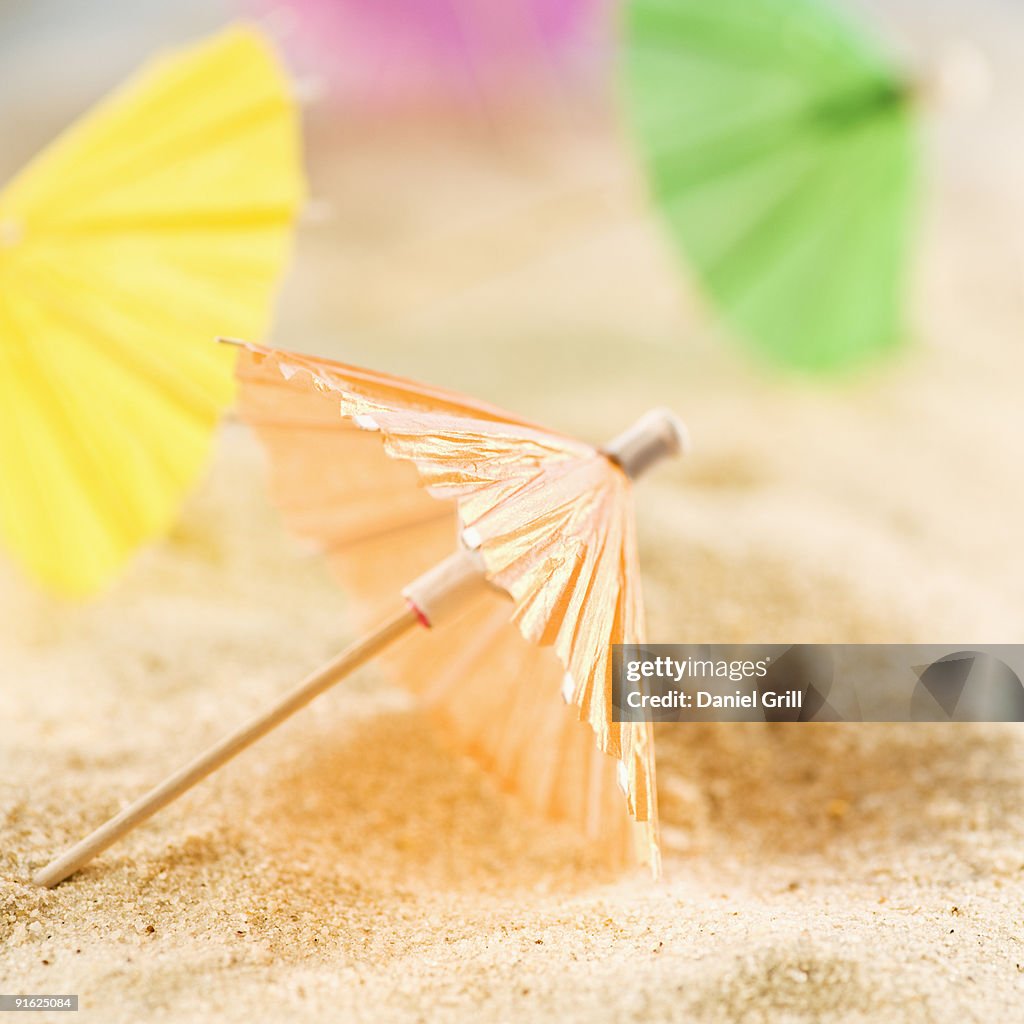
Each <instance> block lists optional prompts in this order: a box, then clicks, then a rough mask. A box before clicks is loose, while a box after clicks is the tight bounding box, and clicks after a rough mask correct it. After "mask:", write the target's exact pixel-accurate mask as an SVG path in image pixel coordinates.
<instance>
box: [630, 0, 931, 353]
mask: <svg viewBox="0 0 1024 1024" xmlns="http://www.w3.org/2000/svg"><path fill="white" fill-rule="evenodd" d="M625 21H626V42H625V47H626V59H625V62H624V63H625V67H626V72H627V74H626V83H627V91H626V95H627V99H628V109H629V112H630V114H631V115H632V116H631V120H632V122H633V125H634V126H635V131H636V135H637V138H638V139H639V142H640V146H641V151H642V155H643V159H644V162H645V164H646V167H647V169H648V171H649V174H650V178H651V183H652V190H653V193H654V196H655V199H656V201H657V203H658V206H659V209H660V211H661V213H662V214H663V216H664V218H665V222H666V224H667V225H668V228H669V231H670V233H671V236H672V238H673V240H674V241H675V242H676V243H677V244H678V246H679V248H680V249H681V250H682V251H683V252H684V253H685V255H686V258H687V261H688V263H689V266H690V267H691V268H692V269H693V270H694V272H695V274H696V277H697V279H698V281H699V283H700V284H701V285H702V286H703V289H704V290H705V292H706V293H707V294H708V296H709V297H710V298H711V299H712V300H713V302H714V306H715V310H716V312H717V313H718V314H719V316H720V317H721V320H722V321H723V322H724V323H725V324H726V326H727V327H728V328H729V329H730V330H731V331H732V332H733V333H734V334H735V335H736V336H737V337H738V338H739V339H740V340H742V341H743V342H745V343H746V344H747V345H748V346H749V348H750V349H751V350H752V351H753V352H755V353H756V354H757V355H758V356H760V357H761V358H762V359H764V360H766V361H769V362H772V363H775V364H777V365H782V366H785V367H791V368H796V369H799V370H812V371H835V370H842V369H845V368H848V367H851V366H855V365H857V364H859V363H862V362H864V361H865V360H868V359H871V358H872V357H876V356H878V355H881V354H883V353H886V352H889V351H891V350H892V349H893V348H895V347H896V346H897V345H899V344H900V343H901V342H902V341H903V340H904V338H905V335H906V323H905V305H906V291H907V278H908V264H909V254H910V243H911V235H912V230H911V229H912V224H913V216H912V213H913V209H914V206H915V202H914V200H915V196H916V192H917V186H918V175H917V144H916V138H915V132H914V130H913V120H914V118H913V114H914V110H913V107H914V103H913V100H914V89H913V88H912V86H911V85H910V83H909V82H908V81H906V80H905V78H904V77H902V76H901V75H900V73H899V71H898V70H897V69H896V67H895V66H894V64H893V63H892V61H891V60H890V59H889V57H888V55H887V54H886V53H885V52H884V50H883V48H882V47H881V46H880V45H879V44H878V43H877V42H876V41H875V40H874V39H873V38H872V37H871V36H870V34H869V33H867V32H865V31H863V30H862V29H861V27H860V26H859V25H858V24H855V23H854V22H853V21H852V20H851V19H849V18H848V17H846V15H845V14H844V12H843V11H842V10H841V9H839V7H838V6H837V5H836V4H835V3H833V2H832V0H629V2H628V3H627V4H626V7H625Z"/></svg>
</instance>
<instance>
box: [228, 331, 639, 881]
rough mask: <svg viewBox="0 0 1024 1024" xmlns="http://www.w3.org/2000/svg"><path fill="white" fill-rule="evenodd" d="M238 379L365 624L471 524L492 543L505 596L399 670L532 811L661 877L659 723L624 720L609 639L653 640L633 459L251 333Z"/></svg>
mask: <svg viewBox="0 0 1024 1024" xmlns="http://www.w3.org/2000/svg"><path fill="white" fill-rule="evenodd" d="M237 375H238V379H239V382H240V397H239V401H240V411H241V413H242V416H243V418H244V419H245V420H246V421H247V422H248V423H249V424H251V426H252V427H253V428H254V429H255V430H256V432H257V434H258V435H259V437H260V438H261V440H262V441H263V443H264V444H265V446H266V449H267V451H268V453H269V457H270V467H271V487H272V493H273V496H274V499H275V501H276V502H277V504H278V505H279V506H280V508H281V510H282V512H283V515H284V517H285V520H286V522H287V524H288V525H289V527H290V528H291V529H292V530H294V531H295V532H296V533H297V534H299V535H301V536H303V537H305V538H308V539H311V540H312V541H314V542H315V543H316V544H317V545H318V546H319V547H321V548H322V549H323V551H324V552H325V554H326V555H327V556H328V558H329V559H330V562H331V565H332V566H333V568H334V569H335V570H336V572H337V575H338V576H339V578H340V579H341V580H342V582H343V583H344V584H345V585H346V586H347V587H349V588H351V589H352V590H354V591H355V592H356V594H357V595H358V602H356V603H357V605H358V607H359V609H360V612H361V613H362V614H365V616H366V619H367V621H369V620H372V619H374V618H376V617H378V616H379V615H380V614H381V612H382V611H384V610H386V609H387V608H388V607H389V606H393V604H394V601H395V595H396V593H397V592H398V591H399V590H401V587H402V585H403V584H405V583H407V582H408V581H409V580H410V579H411V578H413V577H414V576H417V575H418V574H420V573H422V572H423V571H424V570H426V569H428V568H430V567H431V566H432V565H434V564H435V563H437V562H438V561H440V560H441V559H443V558H444V557H445V556H446V555H448V554H450V553H451V551H452V550H453V548H454V547H455V544H456V542H457V540H458V538H459V536H460V535H461V537H462V539H463V541H464V542H465V543H468V544H469V545H470V546H472V547H476V548H478V550H479V551H480V553H481V555H482V558H483V561H484V564H485V566H486V572H487V577H488V579H489V580H490V581H491V583H492V584H494V589H493V590H492V591H491V592H489V593H487V594H485V595H484V597H483V598H482V599H481V600H478V601H477V602H475V603H474V604H473V605H472V606H471V607H469V608H468V609H467V610H466V611H465V612H464V613H463V614H462V615H461V616H460V617H458V618H456V619H454V620H453V621H451V622H447V623H442V624H440V625H439V626H438V627H437V628H436V629H432V630H429V631H427V630H419V631H417V632H416V633H413V634H411V635H409V636H407V637H406V638H404V639H403V640H402V641H400V642H399V643H398V644H397V645H396V647H395V649H394V650H393V652H392V653H391V654H390V655H389V657H390V659H391V661H392V664H393V665H394V667H395V669H396V671H397V675H398V678H399V680H400V681H401V682H402V683H403V684H404V685H406V686H407V687H408V688H409V689H411V690H412V691H414V692H415V693H416V694H418V695H419V696H420V697H421V698H422V700H423V701H424V703H425V705H426V707H427V708H428V709H429V710H430V712H431V714H432V715H433V716H434V717H435V718H436V719H438V720H439V722H440V723H441V724H442V725H443V727H444V729H445V730H446V731H447V732H448V734H449V735H450V736H451V737H452V739H453V740H454V741H455V743H456V744H457V746H458V747H459V748H460V749H461V750H463V751H465V752H466V753H468V754H470V755H471V756H472V757H473V758H475V759H476V760H477V761H478V762H479V763H480V764H481V765H482V766H483V767H484V768H485V769H486V770H488V771H489V772H491V773H493V775H494V776H495V777H496V778H497V779H499V780H500V782H501V783H502V785H503V786H504V788H505V789H507V790H508V791H509V792H510V793H512V794H514V795H515V796H516V797H517V798H518V799H519V800H521V801H522V802H523V803H524V804H525V805H526V806H527V807H528V808H529V809H530V810H531V811H533V812H535V813H538V814H540V815H543V816H545V817H547V818H550V819H554V820H562V821H567V822H569V823H572V824H573V825H575V826H577V827H578V828H580V829H581V830H582V831H583V832H584V833H585V834H586V835H587V836H588V837H589V838H591V839H593V840H599V841H600V844H601V847H602V848H603V849H606V850H607V851H608V852H609V853H610V854H611V855H613V856H614V855H621V854H623V853H625V852H626V851H627V850H636V851H637V852H638V853H639V855H640V857H641V859H643V860H646V861H648V862H649V863H650V864H651V866H652V868H653V869H654V870H655V871H657V870H658V864H659V853H658V833H657V803H656V788H655V767H654V746H653V736H652V729H651V726H650V724H649V723H617V722H614V721H613V720H612V645H613V644H618V643H642V642H643V640H644V622H643V605H642V598H641V591H640V575H639V565H638V559H637V552H636V541H635V536H634V524H633V502H632V485H631V481H630V480H629V478H628V477H627V475H626V474H625V473H624V472H623V470H622V469H621V468H620V467H619V466H618V465H617V464H616V463H615V462H614V461H613V460H612V459H610V458H609V457H608V456H607V455H605V454H604V453H603V452H601V451H600V450H599V449H597V448H595V447H592V446H590V445H587V444H584V443H581V442H579V441H576V440H573V439H572V438H569V437H566V436H563V435H561V434H558V433H555V432H552V431H549V430H546V429H544V428H542V427H539V426H535V425H533V424H531V423H528V422H526V421H524V420H521V419H518V418H517V417H515V416H513V415H510V414H507V413H505V412H503V411H501V410H499V409H496V408H493V407H491V406H488V405H485V404H483V403H478V402H475V401H473V400H471V399H468V398H465V397H462V396H459V395H455V394H452V393H448V392H445V391H441V390H437V389H434V388H429V387H426V386H423V385H420V384H416V383H413V382H410V381H406V380H402V379H399V378H396V377H391V376H388V375H385V374H378V373H372V372H369V371H367V370H363V369H358V368H355V367H351V366H345V365H342V364H340V363H335V362H331V361H329V360H324V359H315V358H311V357H308V356H301V355H297V354H292V353H288V352H281V351H276V350H271V349H265V348H260V347H257V346H246V347H244V348H243V350H242V353H241V356H240V359H239V362H238V369H237ZM509 598H511V601H510V600H509ZM581 721H582V722H585V723H587V725H589V727H590V729H589V730H588V729H587V728H584V727H582V726H581V724H580V723H581ZM595 738H596V743H595V742H594V740H595ZM620 790H621V792H620ZM623 794H625V799H623ZM634 822H635V823H637V824H638V826H639V828H638V829H637V828H636V827H634V824H633V823H634Z"/></svg>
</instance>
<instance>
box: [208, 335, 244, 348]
mask: <svg viewBox="0 0 1024 1024" xmlns="http://www.w3.org/2000/svg"><path fill="white" fill-rule="evenodd" d="M215 340H216V342H217V344H218V345H234V346H235V348H248V346H249V343H248V342H247V341H242V339H241V338H225V337H223V336H221V337H218V338H217V339H215Z"/></svg>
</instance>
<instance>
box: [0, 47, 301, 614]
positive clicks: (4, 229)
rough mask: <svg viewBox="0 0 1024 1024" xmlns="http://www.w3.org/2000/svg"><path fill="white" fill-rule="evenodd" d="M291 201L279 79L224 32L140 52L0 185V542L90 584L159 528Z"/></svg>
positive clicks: (260, 51) (260, 303)
mask: <svg viewBox="0 0 1024 1024" xmlns="http://www.w3.org/2000/svg"><path fill="white" fill-rule="evenodd" d="M302 197H303V178H302V171H301V163H300V152H299V127H298V119H297V113H296V108H295V105H294V103H293V100H292V97H291V93H290V88H289V84H288V81H287V79H286V78H285V75H284V73H283V71H282V68H281V66H280V64H279V63H278V60H277V58H276V57H275V55H274V53H273V52H272V50H271V49H270V47H269V45H268V44H267V42H266V41H265V40H264V39H263V37H262V36H261V35H260V34H259V33H258V32H256V31H255V30H253V29H249V28H245V27H237V28H232V29H229V30H227V31H225V32H223V33H222V34H220V35H218V36H215V37H213V38H212V39H210V40H208V41H206V42H203V43H201V44H200V45H198V46H195V47H193V48H191V49H187V50H184V51H182V52H179V53H173V54H171V55H169V56H166V57H163V58H161V59H158V60H155V61H153V62H152V63H150V64H148V65H147V66H146V67H144V68H143V69H142V71H141V72H140V73H139V74H138V75H137V76H136V77H135V78H134V79H133V80H132V81H130V82H129V83H128V84H127V85H126V86H124V87H123V88H122V89H120V90H119V91H117V92H115V93H114V94H113V95H112V96H111V97H109V98H108V99H107V100H106V101H105V102H103V103H102V104H101V105H100V106H99V107H98V108H97V109H95V110H94V111H93V112H92V113H91V114H89V115H88V116H86V117H85V118H84V119H83V120H82V121H81V122H79V123H78V124H77V125H75V126H74V127H73V128H71V129H70V130H69V131H68V132H66V133H65V134H64V135H63V136H62V137H61V138H59V139H58V140H57V141H56V142H55V143H53V145H51V146H50V147H49V148H48V149H46V150H45V151H44V152H43V153H41V154H40V155H39V156H38V157H37V158H36V159H35V161H33V162H32V163H31V164H30V165H29V166H28V167H27V168H26V169H25V170H24V171H23V172H22V173H21V174H20V175H19V176H18V177H17V178H15V180H14V181H13V182H11V184H10V185H8V187H7V188H6V189H5V190H4V191H3V192H0V352H3V357H4V366H3V369H2V371H0V481H2V484H0V537H2V539H3V542H4V543H5V544H6V546H7V547H8V548H9V549H10V550H11V551H12V552H13V553H14V554H15V555H16V556H17V558H18V559H20V561H21V562H22V563H24V565H25V567H26V568H27V569H28V570H29V572H30V573H31V574H32V575H33V576H34V577H36V578H37V579H38V580H39V581H40V582H42V583H43V584H45V585H46V586H48V587H49V588H51V589H52V590H54V591H57V592H59V593H61V594H65V595H70V596H83V595H88V594H90V593H92V592H94V591H96V590H97V589H99V588H100V587H102V586H103V585H104V584H105V583H107V582H108V581H109V580H110V578H111V577H112V576H113V574H114V573H115V572H116V571H117V570H118V569H119V568H120V567H121V565H122V564H123V563H124V562H125V560H126V559H127V558H128V557H129V555H130V554H131V553H132V552H133V551H134V550H135V548H136V547H137V546H138V545H140V544H142V543H143V542H145V541H147V540H150V539H153V538H156V537H158V536H160V535H161V534H163V533H164V532H165V531H166V530H167V529H168V528H169V527H170V525H171V523H172V522H173V520H174V518H175V515H176V513H177V509H178V504H179V501H180V499H181V498H182V496H183V494H184V492H185V491H186V490H187V489H188V487H189V486H190V485H191V483H192V482H193V481H194V479H195V478H196V476H197V475H198V473H199V472H200V470H201V468H202V466H203V464H204V462H205V458H206V454H207V450H208V447H209V444H210V440H211V436H212V432H213V429H214V427H215V425H216V423H217V421H218V419H219V416H220V413H221V411H222V409H223V408H224V407H225V406H227V405H228V404H229V403H230V402H231V399H232V397H233V394H234V383H233V363H234V354H233V352H231V351H229V350H225V349H224V348H223V347H220V346H217V345H214V344H211V339H213V338H215V337H216V336H217V335H218V334H219V333H222V332H224V331H225V330H231V331H233V332H239V333H244V334H247V335H249V336H256V337H258V336H260V335H261V334H262V333H263V331H264V329H265V328H266V326H267V324H268V320H269V316H270V309H271V302H272V298H273V294H274V290H275V286H276V283H277V281H278V278H279V276H280V274H281V271H282V269H283V266H284V264H285V261H286V259H287V256H288V252H289V248H290V243H291V230H292V223H293V220H294V217H295V215H296V212H297V209H298V207H299V204H300V202H301V200H302Z"/></svg>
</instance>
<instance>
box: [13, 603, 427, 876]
mask: <svg viewBox="0 0 1024 1024" xmlns="http://www.w3.org/2000/svg"><path fill="white" fill-rule="evenodd" d="M419 621H420V619H419V616H418V614H417V612H416V610H415V609H414V608H413V607H412V606H411V605H410V606H408V607H406V608H405V609H403V610H402V611H401V612H398V613H397V614H395V615H393V616H392V617H391V618H390V619H388V620H387V621H386V622H385V623H383V625H381V626H380V627H379V628H378V629H377V630H375V631H374V632H373V633H371V634H370V635H369V636H368V637H366V638H365V639H363V640H360V641H359V642H358V643H355V644H352V646H351V647H348V648H347V649H346V650H344V651H342V652H341V654H339V655H338V656H337V657H336V658H334V660H333V661H330V662H328V663H327V664H326V665H324V666H323V668H320V669H318V670H317V671H316V672H314V673H313V674H312V675H311V676H309V677H308V678H306V679H305V680H303V681H302V682H301V683H300V684H299V685H298V686H297V687H295V689H294V690H292V691H291V692H290V693H288V694H286V695H285V696H284V697H283V698H282V699H281V700H279V701H278V702H277V703H276V704H275V705H274V706H273V707H271V708H268V709H267V710H266V711H264V712H263V713H262V714H259V715H257V716H256V717H255V718H253V719H251V720H250V721H249V722H247V723H246V724H245V725H243V726H242V727H241V728H239V729H236V730H235V731H234V732H233V733H230V734H229V735H228V736H225V737H224V738H223V739H222V740H220V742H218V743H215V744H214V745H213V746H212V747H210V749H209V750H207V751H205V752H204V753H202V754H200V755H199V756H198V757H196V758H194V759H193V760H192V761H189V763H188V764H186V765H183V766H182V767H181V768H179V769H178V770H177V771H176V772H174V774H173V775H170V776H168V777H167V778H166V779H164V781H163V782H161V783H160V785H158V786H156V787H154V788H153V789H151V790H150V791H149V792H148V793H146V794H144V795H143V796H141V797H139V799H138V800H136V801H135V802H134V803H133V804H131V805H130V806H128V807H126V808H125V809H124V810H123V811H121V813H120V814H118V815H116V816H115V817H113V818H111V819H110V820H109V821H108V822H106V823H105V824H103V825H101V826H100V827H99V828H98V829H96V831H95V832H93V833H92V834H91V835H88V836H86V837H85V838H84V839H83V840H82V841H81V842H79V843H76V844H75V845H74V846H72V847H71V849H70V850H68V851H67V852H66V853H63V854H61V856H59V857H57V858H56V860H53V861H51V862H50V863H49V864H47V865H46V867H45V868H43V869H42V870H41V871H38V872H37V873H36V874H35V876H34V877H33V879H32V881H33V882H35V884H36V885H42V886H46V887H47V888H49V887H50V886H53V885H57V883H58V882H62V881H63V880H64V879H65V878H67V877H68V876H69V875H73V874H74V873H75V872H76V871H78V870H79V868H81V867H83V866H84V865H85V864H87V863H88V862H89V861H90V860H92V859H93V857H95V856H96V855H97V854H99V853H102V852H103V851H104V850H105V849H106V848H107V847H108V846H110V845H112V844H113V843H116V842H117V840H118V839H120V838H121V837H122V836H123V835H125V834H127V833H128V832H130V831H131V830H132V829H133V828H135V827H136V826H138V825H141V824H142V823H143V822H144V821H146V820H147V819H148V818H151V817H152V816H153V815H154V814H156V812H157V811H159V810H160V809H161V808H163V807H166V806H167V805H168V804H169V803H170V802H171V801H172V800H175V799H177V798H178V797H179V796H181V794H182V793H184V792H186V791H187V790H189V789H191V788H192V787H193V786H194V785H196V783H198V782H201V781H202V780H203V779H205V778H206V776H207V775H209V774H211V772H214V771H216V770H217V769H218V768H219V767H220V766H221V765H222V764H225V763H226V762H227V761H230V760H231V758H233V757H234V756H235V755H236V754H238V753H240V752H241V751H243V750H245V748H246V747H248V746H251V745H252V744H253V743H255V742H256V740H258V739H259V738H260V737H261V736H265V735H266V734H267V733H268V732H270V731H271V729H273V728H275V727H276V726H278V725H280V724H281V722H283V721H284V720H285V719H286V718H290V717H291V716H292V715H294V714H295V712H296V711H298V710H299V709H300V708H303V707H305V706H306V705H307V704H308V703H309V702H310V701H311V700H313V698H314V697H318V696H319V695H320V694H321V693H323V692H324V691H325V690H327V689H330V687H332V686H333V685H334V684H335V683H337V682H339V681H340V680H341V679H344V678H345V676H347V675H349V674H350V673H351V672H353V671H354V670H355V669H357V668H359V666H360V665H362V664H364V663H365V662H367V661H369V660H370V659H371V658H373V657H374V656H375V655H376V654H378V653H379V652H380V651H381V650H383V649H384V648H385V647H387V646H388V644H390V643H391V642H392V641H394V640H396V639H397V638H398V637H399V636H401V635H402V634H403V633H405V632H406V631H407V630H408V629H410V628H411V627H413V626H415V625H417V623H418V622H419Z"/></svg>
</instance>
